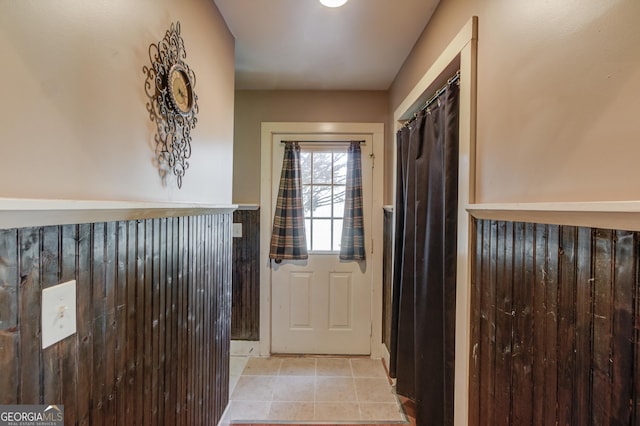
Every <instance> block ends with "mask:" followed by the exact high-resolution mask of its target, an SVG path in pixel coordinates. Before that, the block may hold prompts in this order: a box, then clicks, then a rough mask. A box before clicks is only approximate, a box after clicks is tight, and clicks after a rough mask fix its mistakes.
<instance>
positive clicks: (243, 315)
mask: <svg viewBox="0 0 640 426" xmlns="http://www.w3.org/2000/svg"><path fill="white" fill-rule="evenodd" d="M233 223H241V224H242V237H235V238H234V239H233V292H232V307H231V338H232V339H237V340H260V264H259V258H260V210H259V209H258V210H236V211H234V212H233Z"/></svg>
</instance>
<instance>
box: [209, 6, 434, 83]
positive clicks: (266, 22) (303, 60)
mask: <svg viewBox="0 0 640 426" xmlns="http://www.w3.org/2000/svg"><path fill="white" fill-rule="evenodd" d="M214 1H215V3H216V4H217V6H218V9H220V12H221V13H222V15H223V17H224V19H225V21H226V22H227V25H228V26H229V28H230V30H231V32H232V33H233V35H234V37H235V39H236V50H235V51H236V88H237V89H262V90H386V89H388V88H389V86H390V84H391V82H392V81H393V79H394V77H395V76H396V74H397V72H398V70H399V69H400V66H401V65H402V63H403V62H404V60H405V58H406V57H407V55H408V54H409V52H410V51H411V48H412V47H413V45H414V44H415V42H416V40H417V39H418V36H419V35H420V33H421V32H422V30H423V29H424V27H425V25H426V24H427V22H428V21H429V18H431V15H432V14H433V11H434V10H435V8H436V6H437V4H438V3H439V1H440V0H349V1H348V2H347V4H346V5H344V6H342V7H339V8H327V7H324V6H322V5H321V4H320V3H319V2H318V0H214Z"/></svg>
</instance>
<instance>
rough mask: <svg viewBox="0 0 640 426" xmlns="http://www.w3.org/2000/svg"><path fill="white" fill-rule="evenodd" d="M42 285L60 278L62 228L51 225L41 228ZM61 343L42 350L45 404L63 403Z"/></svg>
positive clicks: (57, 280) (53, 283)
mask: <svg viewBox="0 0 640 426" xmlns="http://www.w3.org/2000/svg"><path fill="white" fill-rule="evenodd" d="M40 235H41V242H40V243H41V248H40V259H41V260H40V287H41V288H42V289H43V290H44V289H45V288H49V287H52V286H54V285H56V284H59V278H60V261H59V256H60V250H61V248H60V247H59V246H60V238H61V236H60V228H59V227H58V226H50V227H46V228H41V229H40ZM60 356H61V353H60V345H59V344H58V343H55V344H53V345H51V346H49V347H48V348H45V349H43V350H42V358H43V380H44V384H43V386H44V395H43V401H44V403H45V404H61V403H62V371H61V363H60Z"/></svg>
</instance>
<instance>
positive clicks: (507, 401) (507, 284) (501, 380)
mask: <svg viewBox="0 0 640 426" xmlns="http://www.w3.org/2000/svg"><path fill="white" fill-rule="evenodd" d="M497 256H498V259H497V264H496V266H497V269H496V280H495V286H496V290H495V291H496V302H495V303H496V306H495V316H496V318H495V327H496V331H495V333H496V350H495V352H496V355H495V357H496V359H495V362H496V375H495V424H496V425H508V424H509V423H510V421H511V418H510V415H511V358H512V351H511V339H512V313H511V309H512V306H511V301H512V291H513V271H512V269H513V264H512V262H513V223H512V222H500V223H499V225H498V245H497Z"/></svg>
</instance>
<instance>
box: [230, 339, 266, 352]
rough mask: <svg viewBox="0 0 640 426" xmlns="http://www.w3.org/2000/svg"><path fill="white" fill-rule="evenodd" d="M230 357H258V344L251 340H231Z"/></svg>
mask: <svg viewBox="0 0 640 426" xmlns="http://www.w3.org/2000/svg"><path fill="white" fill-rule="evenodd" d="M230 352H231V355H234V356H260V342H258V341H253V340H232V341H231V349H230Z"/></svg>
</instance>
